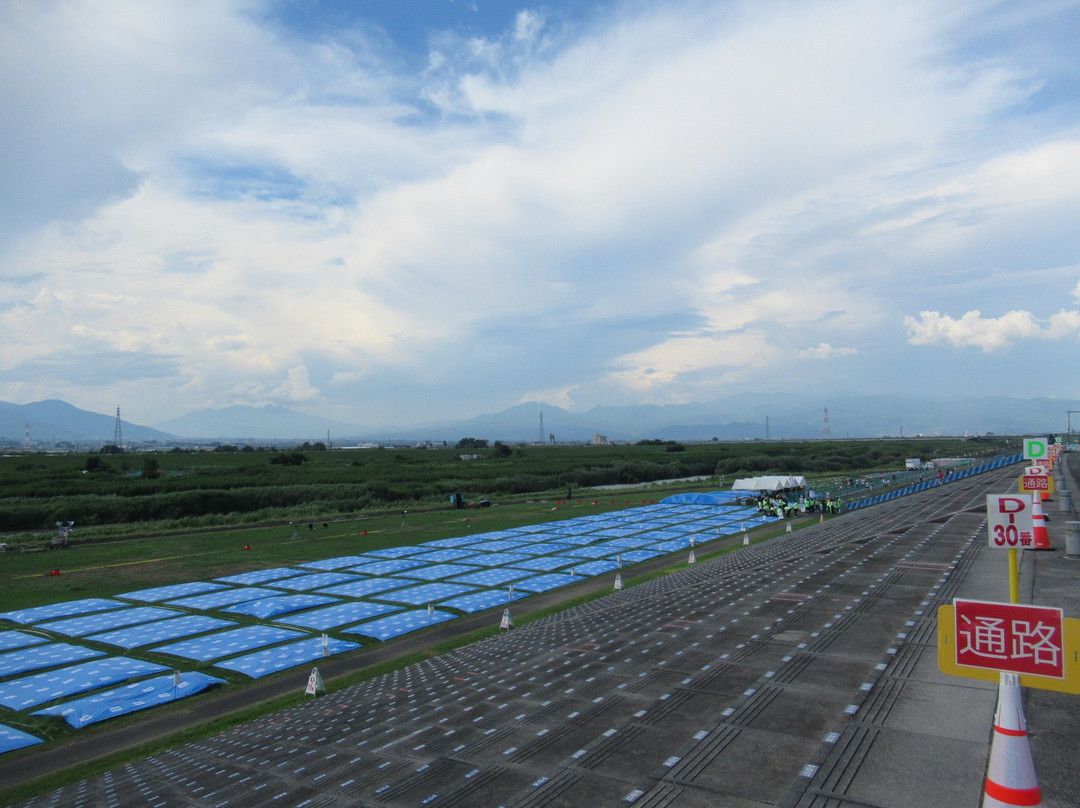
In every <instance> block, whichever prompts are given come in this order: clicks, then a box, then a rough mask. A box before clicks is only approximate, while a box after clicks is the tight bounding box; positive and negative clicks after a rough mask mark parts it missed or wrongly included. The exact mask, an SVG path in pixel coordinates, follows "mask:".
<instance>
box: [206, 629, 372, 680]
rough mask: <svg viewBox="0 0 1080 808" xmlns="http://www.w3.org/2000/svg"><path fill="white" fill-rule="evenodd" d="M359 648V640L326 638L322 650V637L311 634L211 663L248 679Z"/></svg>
mask: <svg viewBox="0 0 1080 808" xmlns="http://www.w3.org/2000/svg"><path fill="white" fill-rule="evenodd" d="M359 647H360V644H359V643H355V642H348V641H347V640H335V639H333V638H330V639H329V640H328V641H327V644H326V652H325V653H324V652H323V644H322V637H313V638H311V639H309V640H300V641H299V642H293V643H289V644H288V645H282V646H280V647H278V648H267V649H265V650H263V651H256V652H255V653H253V654H245V655H244V656H239V657H235V658H233V659H226V660H225V661H223V662H217V663H215V664H214V667H215V668H226V669H227V670H231V671H237V672H238V673H243V674H246V675H248V676H250V677H251V678H252V679H258V678H259V677H260V676H268V675H269V674H271V673H277V672H278V671H283V670H286V669H288V668H295V667H296V666H297V665H303V664H305V663H307V662H314V661H315V660H317V659H322V658H323V657H324V656H333V655H334V654H343V653H345V652H346V651H352V650H353V649H354V648H359Z"/></svg>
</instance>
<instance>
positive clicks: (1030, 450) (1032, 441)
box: [1024, 438, 1049, 460]
mask: <svg viewBox="0 0 1080 808" xmlns="http://www.w3.org/2000/svg"><path fill="white" fill-rule="evenodd" d="M1047 452H1048V450H1047V447H1046V438H1024V459H1025V460H1042V459H1043V458H1046V457H1049V454H1048V453H1047Z"/></svg>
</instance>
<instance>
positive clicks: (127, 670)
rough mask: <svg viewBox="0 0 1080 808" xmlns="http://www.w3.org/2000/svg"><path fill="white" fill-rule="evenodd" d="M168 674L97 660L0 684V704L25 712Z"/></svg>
mask: <svg viewBox="0 0 1080 808" xmlns="http://www.w3.org/2000/svg"><path fill="white" fill-rule="evenodd" d="M167 670H168V668H166V667H165V666H164V665H155V664H154V663H152V662H141V661H139V660H137V659H128V658H127V657H109V658H108V659H96V660H93V661H92V662H83V663H82V664H80V665H71V666H69V667H67V668H60V669H59V670H55V671H47V672H45V673H35V674H33V675H32V676H24V677H23V678H22V679H16V680H14V681H12V682H4V683H3V684H0V704H2V705H3V706H4V707H7V708H8V709H10V710H25V709H27V708H29V707H37V706H38V705H39V704H45V703H46V702H49V701H55V700H56V699H59V698H62V697H64V696H74V695H75V694H76V693H85V692H86V691H88V690H97V689H98V688H99V687H108V686H109V685H115V684H119V683H120V682H126V681H127V680H128V679H134V678H136V677H138V676H148V675H149V674H152V673H162V672H163V671H167Z"/></svg>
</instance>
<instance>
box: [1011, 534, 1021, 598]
mask: <svg viewBox="0 0 1080 808" xmlns="http://www.w3.org/2000/svg"><path fill="white" fill-rule="evenodd" d="M1019 552H1020V551H1019V550H1017V549H1016V548H1015V547H1010V548H1009V603H1019V602H1020V559H1019V558H1018V556H1019Z"/></svg>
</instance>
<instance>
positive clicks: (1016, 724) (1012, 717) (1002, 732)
mask: <svg viewBox="0 0 1080 808" xmlns="http://www.w3.org/2000/svg"><path fill="white" fill-rule="evenodd" d="M1020 694H1021V690H1020V677H1019V676H1017V675H1016V674H1015V673H1003V674H1001V681H1000V683H999V684H998V705H997V713H996V714H995V715H994V740H993V743H992V744H991V746H990V765H989V766H988V767H987V770H986V786H985V788H984V790H983V803H982V808H999V807H1003V806H1015V805H1023V806H1027V808H1040V807H1041V806H1042V804H1043V801H1042V792H1040V791H1039V783H1038V781H1037V780H1036V779H1035V763H1034V761H1032V759H1031V746H1030V745H1029V744H1028V737H1027V720H1026V719H1025V718H1024V707H1023V704H1022V703H1021V698H1020Z"/></svg>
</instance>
